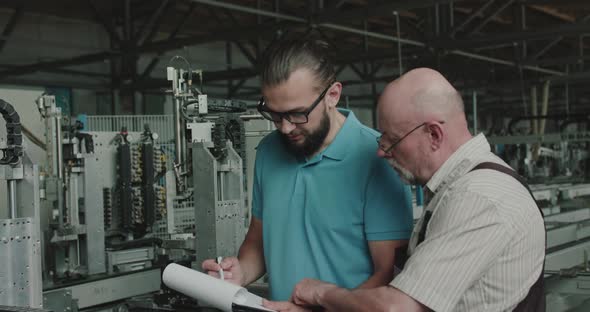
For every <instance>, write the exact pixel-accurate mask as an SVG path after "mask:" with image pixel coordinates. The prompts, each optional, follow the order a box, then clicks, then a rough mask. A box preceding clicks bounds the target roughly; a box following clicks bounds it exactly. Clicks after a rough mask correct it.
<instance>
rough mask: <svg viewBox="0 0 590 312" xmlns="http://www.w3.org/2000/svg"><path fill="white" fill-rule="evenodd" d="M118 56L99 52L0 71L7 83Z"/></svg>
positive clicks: (116, 53)
mask: <svg viewBox="0 0 590 312" xmlns="http://www.w3.org/2000/svg"><path fill="white" fill-rule="evenodd" d="M117 55H119V53H118V52H99V53H93V54H87V55H82V56H78V57H74V58H68V59H62V60H57V61H49V62H39V63H34V64H29V65H22V66H14V67H13V68H11V69H6V70H2V71H0V81H5V80H6V79H8V78H10V79H12V78H13V77H14V76H20V75H25V74H31V73H35V72H39V71H48V70H52V69H57V68H61V67H66V66H74V65H83V64H90V63H96V62H102V61H104V60H106V59H108V58H110V57H113V56H117Z"/></svg>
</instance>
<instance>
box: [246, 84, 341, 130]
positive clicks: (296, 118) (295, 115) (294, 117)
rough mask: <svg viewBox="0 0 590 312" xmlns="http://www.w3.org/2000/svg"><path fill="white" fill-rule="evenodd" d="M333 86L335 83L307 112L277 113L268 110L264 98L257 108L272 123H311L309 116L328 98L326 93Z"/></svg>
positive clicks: (326, 90) (330, 85)
mask: <svg viewBox="0 0 590 312" xmlns="http://www.w3.org/2000/svg"><path fill="white" fill-rule="evenodd" d="M333 84H334V82H332V83H330V84H329V85H328V86H327V87H326V89H324V91H323V92H322V93H321V94H320V96H318V98H317V99H316V100H315V101H314V102H313V103H312V104H311V106H310V107H309V108H308V109H306V110H305V111H302V112H285V113H280V112H275V111H272V110H270V109H268V107H266V105H265V102H264V97H261V98H260V101H258V106H257V109H258V112H260V114H261V115H262V117H264V118H266V119H268V120H270V121H273V122H281V120H283V119H286V120H287V121H288V122H290V123H292V124H297V125H298V124H304V123H307V122H308V121H309V119H308V116H309V114H310V113H311V112H312V111H313V110H314V108H316V106H318V104H320V102H321V101H322V100H323V99H324V97H325V96H326V93H328V90H329V89H330V87H332V85H333Z"/></svg>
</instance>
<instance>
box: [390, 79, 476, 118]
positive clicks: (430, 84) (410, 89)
mask: <svg viewBox="0 0 590 312" xmlns="http://www.w3.org/2000/svg"><path fill="white" fill-rule="evenodd" d="M379 106H380V107H379V109H380V113H381V114H385V115H394V116H393V117H395V116H397V117H402V118H396V119H400V122H401V121H406V122H413V121H422V120H444V121H447V120H450V119H451V118H454V117H456V116H457V115H460V116H461V117H463V119H465V118H464V113H463V100H462V99H461V95H460V94H459V93H458V92H457V90H455V88H453V86H452V85H451V84H450V83H449V82H448V81H447V80H446V79H445V77H443V76H442V75H441V74H440V73H439V72H437V71H435V70H432V69H429V68H418V69H414V70H411V71H409V72H407V73H406V74H404V75H403V76H401V77H400V78H399V79H397V80H395V81H393V82H391V83H390V84H389V85H387V87H386V88H385V90H384V92H383V95H382V98H381V101H380V104H379ZM390 117H391V116H390Z"/></svg>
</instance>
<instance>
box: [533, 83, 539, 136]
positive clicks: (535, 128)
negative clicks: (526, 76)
mask: <svg viewBox="0 0 590 312" xmlns="http://www.w3.org/2000/svg"><path fill="white" fill-rule="evenodd" d="M537 107H538V103H537V87H536V86H532V87H531V115H533V116H537V115H538V114H539V112H537ZM531 121H532V122H533V124H532V128H533V134H534V135H537V134H539V120H538V119H533V120H531Z"/></svg>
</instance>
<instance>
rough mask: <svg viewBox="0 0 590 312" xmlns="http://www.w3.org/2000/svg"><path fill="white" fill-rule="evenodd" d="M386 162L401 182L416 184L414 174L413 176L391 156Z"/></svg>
mask: <svg viewBox="0 0 590 312" xmlns="http://www.w3.org/2000/svg"><path fill="white" fill-rule="evenodd" d="M387 162H388V163H389V165H390V166H391V168H393V169H394V170H395V171H396V172H397V173H398V174H399V177H400V179H401V180H402V182H404V183H406V184H408V185H414V184H417V181H416V176H414V175H413V174H412V173H411V172H410V171H409V170H408V169H406V168H404V167H402V166H401V165H400V164H399V163H398V162H397V161H395V160H394V159H393V158H388V159H387Z"/></svg>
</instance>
